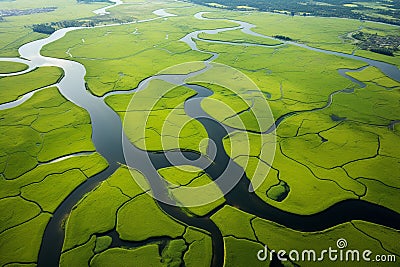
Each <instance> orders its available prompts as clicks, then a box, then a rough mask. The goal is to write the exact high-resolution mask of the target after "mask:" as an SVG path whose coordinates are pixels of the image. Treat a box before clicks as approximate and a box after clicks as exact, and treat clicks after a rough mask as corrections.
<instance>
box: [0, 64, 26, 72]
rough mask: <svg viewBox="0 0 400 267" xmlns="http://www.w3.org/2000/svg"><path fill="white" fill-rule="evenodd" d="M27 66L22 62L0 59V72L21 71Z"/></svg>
mask: <svg viewBox="0 0 400 267" xmlns="http://www.w3.org/2000/svg"><path fill="white" fill-rule="evenodd" d="M27 68H28V66H26V65H25V64H23V63H17V62H7V61H0V73H1V74H5V73H13V72H18V71H23V70H25V69H27Z"/></svg>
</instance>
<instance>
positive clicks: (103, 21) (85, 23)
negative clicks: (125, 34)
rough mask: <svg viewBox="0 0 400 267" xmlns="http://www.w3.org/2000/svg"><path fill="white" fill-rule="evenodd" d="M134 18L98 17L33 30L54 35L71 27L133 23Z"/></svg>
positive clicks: (66, 21) (59, 22) (35, 26)
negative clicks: (59, 30)
mask: <svg viewBox="0 0 400 267" xmlns="http://www.w3.org/2000/svg"><path fill="white" fill-rule="evenodd" d="M132 20H133V18H129V19H117V18H114V17H109V16H97V17H93V18H90V19H81V20H63V21H57V22H50V23H41V24H34V25H32V30H33V31H34V32H39V33H44V34H52V33H53V32H55V31H56V30H58V29H62V28H69V27H94V26H96V25H101V24H106V23H113V24H114V23H127V22H131V21H132Z"/></svg>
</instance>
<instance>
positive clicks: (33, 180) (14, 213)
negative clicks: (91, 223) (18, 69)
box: [0, 69, 108, 265]
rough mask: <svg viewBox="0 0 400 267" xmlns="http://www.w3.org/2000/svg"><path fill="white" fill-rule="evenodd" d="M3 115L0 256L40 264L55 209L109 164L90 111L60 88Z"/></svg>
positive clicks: (0, 122)
mask: <svg viewBox="0 0 400 267" xmlns="http://www.w3.org/2000/svg"><path fill="white" fill-rule="evenodd" d="M55 70H56V71H58V69H55ZM23 76H24V75H23ZM23 76H21V77H23ZM50 77H51V76H50ZM0 118H1V119H0V127H1V129H2V130H1V140H2V141H1V150H0V169H1V175H0V184H1V186H0V188H1V189H0V207H1V210H2V212H1V215H0V225H1V232H0V236H1V238H0V240H1V241H0V251H1V254H2V255H3V256H2V257H1V260H0V261H1V265H6V264H9V263H13V262H26V263H32V264H35V263H36V262H37V257H38V253H39V248H40V244H41V242H42V235H43V231H44V229H45V227H46V225H47V223H48V221H49V219H50V218H51V216H52V213H54V211H55V210H56V208H57V207H58V206H59V205H60V204H61V203H62V202H63V201H64V199H65V198H66V197H67V196H68V195H69V194H70V193H71V192H72V191H73V190H75V189H76V188H77V187H78V186H79V185H81V184H82V183H84V182H85V181H86V180H87V179H89V178H90V177H91V176H93V175H95V174H97V173H99V172H101V171H102V170H104V169H105V168H106V167H107V165H108V164H107V162H106V161H105V160H104V159H103V158H102V157H101V155H99V154H98V153H96V152H95V149H94V146H93V144H92V141H91V127H90V119H89V115H88V114H87V113H86V112H85V111H84V110H83V109H81V108H79V107H77V106H75V105H74V104H72V103H71V102H69V101H67V100H66V99H65V98H63V97H62V96H61V95H60V93H59V92H58V90H57V88H54V87H51V88H47V89H43V90H41V91H39V92H37V93H35V94H34V95H33V96H32V97H31V98H30V99H28V100H27V101H26V102H25V103H23V104H21V105H20V106H18V107H15V108H11V109H6V110H2V111H0ZM66 140H68V142H65V141H66ZM84 151H85V152H88V153H87V155H79V156H73V157H69V158H65V159H62V158H61V159H60V160H54V159H57V158H60V157H63V156H67V155H69V154H74V153H78V152H84Z"/></svg>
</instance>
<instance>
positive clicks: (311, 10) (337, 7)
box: [190, 0, 400, 25]
mask: <svg viewBox="0 0 400 267" xmlns="http://www.w3.org/2000/svg"><path fill="white" fill-rule="evenodd" d="M190 1H191V2H194V3H197V4H202V5H207V3H209V2H210V1H209V0H190ZM212 2H214V3H218V4H221V5H224V6H227V7H228V8H229V9H236V7H237V6H243V5H247V6H251V7H254V8H257V9H258V10H260V11H268V12H274V11H276V10H285V11H288V12H287V14H288V15H294V14H296V15H303V16H305V15H307V14H310V15H313V16H322V17H342V18H352V19H363V20H372V21H378V22H384V23H390V24H397V25H400V16H399V10H400V1H392V2H390V3H389V2H387V4H390V8H387V9H373V12H374V13H378V14H381V15H384V16H382V17H378V16H371V15H369V14H370V13H369V12H365V11H367V10H369V11H371V9H370V8H367V7H365V6H363V5H354V6H345V5H346V4H349V3H351V2H350V1H348V0H319V1H318V2H317V1H315V2H314V1H312V0H305V1H300V0H284V1H279V0H213V1H212ZM363 2H365V3H375V4H376V1H374V0H363ZM390 18H392V19H390Z"/></svg>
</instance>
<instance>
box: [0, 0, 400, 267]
mask: <svg viewBox="0 0 400 267" xmlns="http://www.w3.org/2000/svg"><path fill="white" fill-rule="evenodd" d="M116 2H117V3H119V2H120V1H116ZM104 12H106V9H104ZM154 13H155V14H160V15H162V14H164V15H169V16H170V15H171V14H169V13H166V12H165V11H158V12H154ZM201 14H202V13H198V14H196V17H197V18H200V17H201ZM158 18H159V17H158ZM155 19H157V18H155ZM142 22H144V21H142ZM232 22H236V23H239V24H240V26H238V27H230V28H223V29H217V30H212V32H213V33H214V32H215V33H218V32H222V31H227V30H235V29H239V28H240V29H242V30H243V31H244V32H246V33H249V34H253V35H254V34H256V33H254V32H252V31H251V28H252V27H254V25H251V24H248V23H244V22H238V21H232ZM246 25H247V26H246ZM76 29H82V28H66V29H61V30H58V31H56V32H55V33H53V34H52V35H50V36H49V37H47V38H44V39H41V40H37V41H34V42H31V43H28V44H26V45H23V46H22V47H21V48H20V49H19V53H20V55H21V57H22V58H24V59H26V60H28V61H29V68H30V69H32V68H36V67H41V66H57V67H60V68H62V69H63V70H64V77H63V78H62V79H61V81H60V82H59V83H58V84H57V86H58V88H59V90H60V92H61V94H62V95H63V96H64V97H66V98H67V99H68V100H69V101H71V102H73V103H75V104H76V105H78V106H80V107H82V108H84V109H85V110H86V111H87V112H88V113H89V115H90V118H91V122H92V139H93V143H94V144H95V147H96V151H97V152H99V153H100V154H101V155H102V156H103V157H104V158H105V159H106V160H107V161H108V163H109V167H108V168H107V169H106V170H104V171H103V172H101V173H99V174H97V175H95V176H94V177H92V178H90V179H88V180H87V181H86V182H85V183H83V184H82V185H80V186H79V187H78V188H77V189H76V190H75V191H73V192H72V194H70V195H69V196H68V198H67V199H66V200H65V201H64V202H63V203H62V204H61V205H60V206H59V207H58V208H57V210H56V211H55V213H54V215H53V217H52V218H51V220H50V222H49V224H48V225H47V227H46V230H45V233H44V237H43V242H42V245H41V249H40V253H39V259H38V265H39V266H56V265H58V263H59V260H60V255H61V248H62V244H63V241H64V230H63V229H62V227H61V225H62V221H63V220H64V219H65V218H66V216H68V214H69V213H70V211H71V209H72V207H73V206H74V205H75V204H76V203H77V202H78V201H79V200H80V199H81V198H82V197H83V196H84V194H86V193H88V192H90V191H91V190H92V189H93V188H94V187H96V186H97V185H98V184H99V183H100V182H101V181H103V180H105V179H107V177H109V176H110V175H111V174H112V173H113V172H114V171H115V170H116V169H117V168H118V166H119V164H118V163H123V164H127V165H129V166H131V167H133V168H136V169H138V170H139V171H141V172H142V173H143V174H144V175H145V176H146V177H147V178H149V181H150V184H151V187H152V190H153V192H154V193H155V194H157V195H158V196H161V198H165V200H167V199H168V192H167V189H166V188H165V187H164V186H163V183H162V182H161V178H160V177H159V175H158V173H157V171H156V170H157V169H159V168H163V167H168V166H171V159H173V160H172V162H174V164H176V163H178V164H188V162H190V161H193V162H195V163H194V164H195V165H197V166H200V167H203V168H204V169H205V171H206V173H207V174H209V175H210V177H211V178H212V179H213V180H215V181H216V183H217V184H218V185H219V186H221V187H223V186H224V185H223V184H219V183H218V182H217V178H219V177H220V176H221V175H227V177H234V176H235V175H236V176H237V174H238V173H240V174H242V173H243V169H242V168H241V167H240V166H238V165H237V164H236V163H235V162H233V161H232V160H231V159H230V158H229V156H228V155H227V154H226V152H225V150H224V148H223V144H222V139H223V137H224V136H226V134H227V133H229V132H231V131H232V130H233V129H231V128H229V127H226V126H224V125H222V124H220V123H219V122H217V121H215V120H214V119H213V118H211V117H210V116H209V115H208V114H207V113H205V112H204V111H203V110H202V108H201V105H200V102H201V100H202V98H204V97H207V96H210V95H211V94H212V92H211V91H210V90H208V89H207V88H204V87H201V86H195V85H186V86H188V87H190V88H192V89H193V90H196V91H197V92H198V94H197V95H196V96H194V97H191V98H189V99H188V100H187V101H186V102H185V112H186V113H187V114H188V115H189V116H191V117H193V118H195V119H196V120H198V121H199V122H200V123H201V124H202V125H203V126H204V127H205V129H206V131H207V133H208V135H209V138H210V140H211V141H212V142H213V144H214V151H208V153H209V154H215V156H214V157H212V158H213V161H214V162H213V164H208V163H209V160H208V159H207V158H206V157H204V156H199V155H198V154H196V153H194V152H181V153H182V154H183V156H181V155H180V153H176V152H174V151H168V152H160V153H150V152H146V151H142V150H139V149H137V148H136V147H134V146H133V145H131V144H130V143H129V141H128V140H127V137H126V136H125V135H124V134H123V130H122V124H121V121H120V118H119V116H118V115H117V114H116V113H115V112H114V111H113V110H112V109H111V108H109V107H108V106H107V105H106V104H105V103H104V98H101V97H96V96H93V95H92V94H90V92H89V91H88V90H86V87H85V80H84V76H85V73H86V70H85V68H84V66H83V65H81V64H80V63H77V62H74V61H69V60H64V59H57V58H51V57H43V56H41V55H40V50H41V49H42V47H43V46H44V45H46V44H49V43H52V42H54V41H56V40H58V39H60V38H62V37H63V36H64V35H65V34H66V33H67V32H69V31H73V30H76ZM201 32H205V33H210V30H203V31H196V32H194V33H190V34H189V35H187V36H186V37H185V38H183V39H182V41H185V42H186V43H187V44H188V45H189V46H190V47H191V48H192V49H193V50H197V51H199V50H198V48H197V46H196V43H195V42H194V39H197V38H198V37H197V35H198V34H199V33H201ZM257 35H258V34H257ZM266 38H270V37H266ZM204 41H207V40H204ZM224 43H226V44H230V43H229V42H224ZM286 43H287V44H289V45H291V44H292V45H298V46H302V47H304V48H306V49H310V50H315V51H318V52H321V53H327V54H333V55H337V56H344V57H348V58H352V59H355V60H361V61H363V62H366V63H368V64H369V65H371V66H376V67H378V68H379V69H381V71H382V72H384V73H385V74H387V75H388V76H389V77H391V78H393V79H395V80H400V72H399V70H398V69H397V68H396V67H395V66H392V65H390V64H387V63H383V62H378V61H374V60H369V59H365V58H360V57H356V56H352V55H347V54H342V53H337V52H332V51H325V50H322V49H315V48H311V47H307V46H304V45H301V44H296V43H291V42H286ZM234 44H235V45H237V43H234ZM209 53H210V54H211V55H212V56H211V57H210V59H209V60H207V61H206V62H205V65H206V67H205V68H204V69H203V70H200V71H198V72H195V73H191V74H188V75H160V76H153V77H150V78H148V79H146V80H144V81H143V82H142V83H140V84H139V86H138V88H136V89H135V90H142V89H144V88H145V87H146V85H147V83H148V81H150V80H151V79H154V78H157V79H163V80H166V81H168V82H172V83H174V84H179V85H180V84H184V80H185V79H186V78H188V77H190V76H193V75H197V74H199V73H200V72H202V71H205V70H206V69H208V68H210V65H209V64H207V63H208V62H210V61H212V60H214V59H215V58H216V57H217V56H218V55H217V54H215V53H211V52H209ZM0 60H1V59H0ZM18 60H20V59H15V60H14V61H15V62H18ZM11 61H13V60H11ZM11 75H13V74H9V75H7V76H11ZM14 75H15V74H14ZM131 92H132V91H131ZM119 93H126V92H112V93H109V94H108V95H111V94H119ZM27 95H28V94H27ZM24 97H25V96H24ZM331 98H332V95H331V96H329V99H328V103H327V105H330V102H331ZM26 99H27V97H25V98H24V100H26ZM20 104H21V102H17V101H14V102H13V103H12V105H10V103H8V104H4V105H0V109H5V108H11V107H14V106H18V105H20ZM284 119H285V117H282V118H279V119H278V120H276V122H275V124H274V125H272V126H271V127H276V126H277V125H278V124H279V123H280V122H281V121H283V120H284ZM211 141H210V142H211ZM123 144H124V146H123ZM124 153H125V155H127V157H126V158H125V157H124ZM126 159H127V160H126ZM189 164H190V163H189ZM150 178H151V179H150ZM233 180H235V179H233ZM237 180H238V183H237V184H236V185H235V187H234V188H233V190H231V191H230V192H229V193H228V194H227V195H226V196H225V198H226V203H227V204H229V205H232V206H235V207H237V208H239V209H241V210H243V211H245V212H248V213H251V214H254V215H256V216H258V217H260V218H264V219H267V220H270V221H274V222H277V223H279V224H281V225H284V226H286V227H289V228H291V229H296V230H301V231H318V230H323V229H326V228H329V227H332V226H335V225H337V224H340V223H344V222H348V221H351V220H364V221H369V222H373V223H377V224H380V225H384V226H388V227H392V228H394V229H400V214H398V213H396V212H394V211H392V210H390V209H387V208H385V207H382V206H379V205H375V204H372V203H369V202H365V201H362V200H346V201H342V202H339V203H337V204H335V205H333V206H331V207H329V208H328V209H326V210H324V211H322V212H319V213H317V214H314V215H307V216H304V215H297V214H292V213H288V212H284V211H282V210H279V209H277V208H275V207H273V206H271V205H269V204H267V203H265V202H264V201H262V200H261V199H260V198H259V197H258V196H257V195H255V194H254V193H250V192H249V188H250V182H249V179H248V178H247V177H246V175H245V174H243V175H241V177H238V179H237ZM159 205H160V207H161V209H163V210H164V211H165V212H166V213H167V214H169V215H170V216H172V217H174V218H176V219H178V220H180V221H182V222H184V223H186V224H188V225H192V226H195V227H198V228H201V229H204V230H206V231H208V232H210V234H211V236H212V244H213V259H212V265H213V266H222V265H223V260H224V250H223V238H222V235H221V233H220V231H219V229H218V228H217V226H216V225H215V224H214V223H213V222H212V221H211V220H210V219H209V217H207V216H204V217H189V216H187V215H186V214H185V213H184V212H182V211H181V209H179V208H178V207H175V206H171V205H167V204H164V203H163V202H159ZM112 237H113V246H118V245H119V244H121V245H122V244H123V245H125V246H126V245H127V244H128V245H129V244H132V246H134V244H135V242H126V241H121V240H119V239H118V237H117V236H116V235H115V233H114V234H113V235H112Z"/></svg>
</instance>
